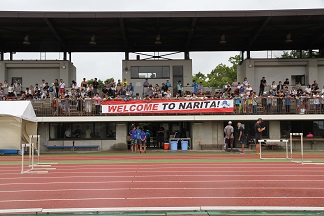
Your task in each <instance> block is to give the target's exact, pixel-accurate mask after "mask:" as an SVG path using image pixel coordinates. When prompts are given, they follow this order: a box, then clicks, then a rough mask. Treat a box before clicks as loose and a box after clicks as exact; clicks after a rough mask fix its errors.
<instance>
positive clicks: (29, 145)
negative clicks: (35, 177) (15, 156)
mask: <svg viewBox="0 0 324 216" xmlns="http://www.w3.org/2000/svg"><path fill="white" fill-rule="evenodd" d="M27 148H28V149H29V164H28V167H29V169H27V170H25V169H24V166H25V164H24V158H25V149H27ZM26 173H48V171H47V170H35V168H34V143H26V144H21V174H26Z"/></svg>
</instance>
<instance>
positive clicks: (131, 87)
mask: <svg viewBox="0 0 324 216" xmlns="http://www.w3.org/2000/svg"><path fill="white" fill-rule="evenodd" d="M127 88H129V89H130V90H131V91H132V92H134V86H133V84H132V83H129V85H128V86H127Z"/></svg>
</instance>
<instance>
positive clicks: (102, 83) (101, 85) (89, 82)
mask: <svg viewBox="0 0 324 216" xmlns="http://www.w3.org/2000/svg"><path fill="white" fill-rule="evenodd" d="M93 81H94V79H91V80H87V83H88V85H89V84H93ZM97 81H98V83H99V86H98V89H102V88H103V86H104V82H103V81H102V80H100V79H99V80H97Z"/></svg>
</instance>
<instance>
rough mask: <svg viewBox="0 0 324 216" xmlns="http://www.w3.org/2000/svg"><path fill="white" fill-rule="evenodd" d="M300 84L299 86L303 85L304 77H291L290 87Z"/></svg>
mask: <svg viewBox="0 0 324 216" xmlns="http://www.w3.org/2000/svg"><path fill="white" fill-rule="evenodd" d="M299 82H300V84H301V85H303V86H304V85H305V75H292V76H291V83H290V85H295V84H298V83H299Z"/></svg>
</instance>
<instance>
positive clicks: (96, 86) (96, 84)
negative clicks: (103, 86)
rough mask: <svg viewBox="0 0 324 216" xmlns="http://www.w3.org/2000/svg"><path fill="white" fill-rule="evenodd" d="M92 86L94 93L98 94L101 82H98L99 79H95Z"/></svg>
mask: <svg viewBox="0 0 324 216" xmlns="http://www.w3.org/2000/svg"><path fill="white" fill-rule="evenodd" d="M92 86H93V93H94V94H97V93H98V87H99V82H98V81H97V78H95V79H94V81H93V83H92Z"/></svg>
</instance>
